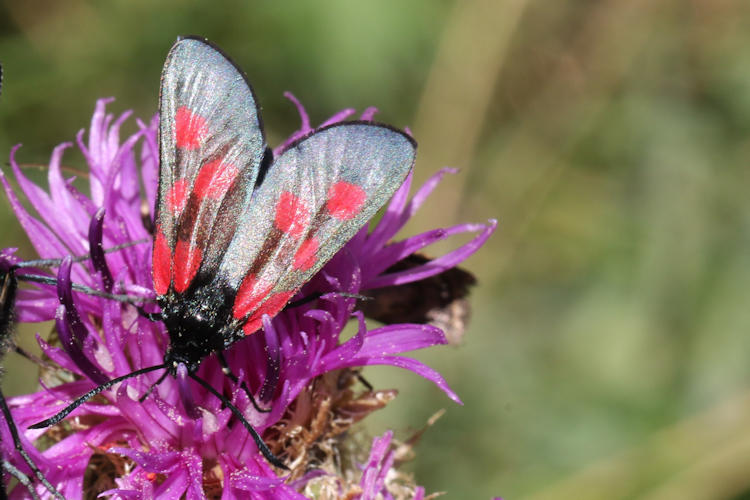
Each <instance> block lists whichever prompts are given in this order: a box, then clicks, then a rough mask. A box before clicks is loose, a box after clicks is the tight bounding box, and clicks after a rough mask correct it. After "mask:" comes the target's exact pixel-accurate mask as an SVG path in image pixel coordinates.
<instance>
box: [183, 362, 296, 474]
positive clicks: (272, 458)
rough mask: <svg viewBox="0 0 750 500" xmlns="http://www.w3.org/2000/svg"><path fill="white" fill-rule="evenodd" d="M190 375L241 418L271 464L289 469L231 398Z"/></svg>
mask: <svg viewBox="0 0 750 500" xmlns="http://www.w3.org/2000/svg"><path fill="white" fill-rule="evenodd" d="M188 376H189V377H190V378H192V379H193V380H195V381H196V382H198V383H199V384H200V385H202V386H203V387H204V388H205V389H206V390H207V391H208V392H210V393H211V394H213V395H214V396H216V397H217V398H219V401H221V402H222V403H223V404H224V405H225V406H226V407H227V408H229V410H230V411H231V412H232V413H234V416H235V417H237V418H238V419H239V421H240V422H241V423H242V425H243V426H244V427H245V429H247V431H248V432H249V433H250V435H251V436H252V437H253V441H255V445H256V446H257V447H258V450H260V452H261V453H262V454H263V456H264V457H265V458H266V460H268V461H269V462H270V463H271V464H273V465H275V466H276V467H278V468H280V469H284V470H289V467H287V466H286V465H284V462H282V461H281V460H280V459H279V458H278V457H276V455H274V454H273V453H272V452H271V450H270V449H269V448H268V446H266V443H264V442H263V439H262V438H261V437H260V434H258V431H256V430H255V429H254V428H253V426H252V425H250V422H248V421H247V419H245V416H244V415H243V414H242V412H241V411H240V410H239V408H237V407H236V406H234V405H233V404H232V403H231V402H230V401H229V399H227V397H226V396H224V395H223V394H221V393H220V392H219V391H217V390H216V389H214V388H213V387H211V384H209V383H208V382H206V381H205V380H203V379H202V378H200V377H199V376H198V375H196V374H195V373H188Z"/></svg>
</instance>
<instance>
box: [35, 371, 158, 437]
mask: <svg viewBox="0 0 750 500" xmlns="http://www.w3.org/2000/svg"><path fill="white" fill-rule="evenodd" d="M167 367H168V366H167V364H166V363H162V364H160V365H155V366H149V367H147V368H141V369H140V370H135V371H133V372H130V373H128V374H127V375H123V376H122V377H117V378H113V379H112V380H109V381H107V382H105V383H103V384H101V385H100V386H98V387H95V388H94V389H91V390H90V391H89V392H87V393H86V394H84V395H83V396H81V397H80V398H78V399H76V400H75V401H73V402H72V403H70V404H69V405H68V406H66V407H65V408H63V410H62V411H60V412H58V413H57V414H56V415H54V416H52V417H50V418H48V419H47V420H43V421H41V422H37V423H35V424H34V425H30V426H29V429H44V428H45V427H49V426H50V425H55V424H56V423H58V422H60V421H61V420H62V419H64V418H65V417H67V416H68V415H69V414H70V412H72V411H73V410H75V409H76V408H78V407H79V406H81V405H82V404H83V403H85V402H86V401H88V400H89V399H91V398H93V397H94V396H96V395H97V394H99V393H100V392H102V391H106V390H107V389H109V388H110V387H112V386H113V385H116V384H119V383H120V382H122V381H123V380H127V379H129V378H133V377H137V376H139V375H143V374H145V373H150V372H154V371H156V370H165V369H167Z"/></svg>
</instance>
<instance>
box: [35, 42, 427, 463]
mask: <svg viewBox="0 0 750 500" xmlns="http://www.w3.org/2000/svg"><path fill="white" fill-rule="evenodd" d="M159 119H160V125H159V150H160V171H159V187H158V197H157V203H156V213H155V234H154V241H153V254H152V255H153V258H152V266H153V268H152V276H153V285H154V290H155V292H156V295H157V303H158V305H159V306H160V308H161V313H158V314H157V315H154V316H155V317H154V319H160V320H161V321H163V322H164V324H165V325H166V328H167V330H168V333H169V339H170V344H169V347H168V348H167V351H166V354H165V355H164V362H163V363H162V364H159V365H156V366H150V367H146V368H142V369H139V370H136V371H134V372H132V373H130V374H127V375H124V376H121V377H118V378H116V379H113V380H111V381H109V382H107V383H105V384H102V385H100V386H99V387H97V388H96V389H94V390H92V391H90V392H89V393H87V394H85V395H83V396H82V397H80V398H79V399H77V400H76V401H75V402H73V403H72V404H71V405H69V406H68V407H67V408H65V409H64V410H62V411H61V412H59V413H58V414H57V415H55V416H54V417H52V418H50V419H48V420H45V421H43V422H40V423H38V424H35V425H33V426H32V428H42V427H46V426H48V425H53V424H55V423H57V422H59V421H60V420H62V419H63V418H65V416H66V415H68V414H69V413H70V412H71V411H73V409H75V408H76V407H77V406H79V405H80V404H82V403H83V402H85V401H86V400H87V399H89V398H91V397H93V396H94V395H96V394H98V393H100V392H102V391H103V390H105V389H108V388H110V387H112V386H113V385H115V384H117V383H119V382H121V381H123V380H126V379H128V378H131V377H135V376H138V375H141V374H145V373H149V372H152V371H156V370H166V371H165V373H164V375H163V376H162V377H161V378H160V379H159V381H161V380H163V379H164V377H166V375H167V374H169V375H172V376H173V377H177V379H178V381H180V383H183V384H184V383H188V380H187V379H188V378H190V379H192V380H194V381H195V382H196V383H198V384H200V385H201V386H203V387H204V388H205V389H206V390H208V391H209V392H211V393H212V394H213V395H215V396H216V397H218V398H220V399H221V400H222V402H223V404H224V405H226V406H227V408H229V409H230V410H231V411H232V413H233V414H234V415H235V416H236V417H237V419H238V420H239V421H240V422H241V423H242V425H244V426H245V428H247V430H248V431H249V432H250V434H251V435H252V437H253V439H254V440H255V443H256V444H257V446H258V448H259V450H260V451H261V453H262V454H263V455H264V456H265V458H266V459H267V460H268V461H269V462H270V463H272V464H274V465H276V466H278V467H282V468H286V467H285V466H284V464H283V462H282V461H281V460H280V459H278V458H277V457H276V456H274V455H273V454H272V453H271V451H270V450H269V449H268V447H267V446H266V445H265V443H264V442H263V440H262V439H261V437H260V436H259V435H258V433H257V432H256V431H255V429H253V428H252V426H251V425H250V424H249V423H248V422H247V421H246V419H245V418H244V416H243V415H242V413H241V412H240V410H239V409H237V408H236V407H235V406H234V405H232V404H231V402H229V401H228V400H227V398H226V397H225V396H223V395H222V394H220V393H219V392H218V391H217V390H216V389H214V388H213V387H211V385H210V384H209V383H208V382H206V381H205V380H203V379H202V378H201V377H199V376H198V375H197V370H198V367H199V366H200V364H201V362H202V361H203V359H204V358H206V357H207V356H209V355H211V354H213V353H217V354H218V356H219V359H220V360H221V359H222V355H221V352H222V351H223V350H224V349H226V348H227V347H229V346H230V345H231V344H233V343H234V342H237V341H238V340H241V339H243V338H245V337H246V336H248V335H251V334H253V333H255V332H256V331H257V330H259V329H260V328H261V326H262V325H261V321H262V318H263V316H264V315H268V316H269V317H273V316H275V315H276V314H278V313H279V312H280V311H281V310H282V309H283V308H284V307H285V306H286V305H287V303H288V302H289V301H290V299H292V297H294V296H295V294H296V293H297V292H298V290H299V289H300V288H301V287H302V285H304V284H305V283H306V282H307V281H308V280H309V279H310V278H311V277H312V276H313V275H314V274H315V273H316V272H317V271H318V270H320V269H321V267H322V266H323V265H324V264H325V263H326V262H327V261H328V260H329V259H330V258H331V257H333V255H334V254H335V253H336V252H337V251H338V250H339V249H340V248H341V247H342V246H343V245H344V244H345V243H346V242H347V241H348V240H349V239H350V238H351V237H352V236H353V235H354V234H355V233H356V232H357V231H358V230H359V229H360V228H361V227H362V226H363V225H364V224H365V223H366V222H367V221H368V220H369V219H370V218H371V217H372V216H373V215H375V213H376V212H377V211H378V210H379V209H380V208H381V207H382V206H383V205H384V204H385V203H386V201H388V199H389V198H390V197H391V196H392V194H393V193H394V192H395V190H396V189H397V188H398V186H400V185H401V184H402V182H403V181H404V179H405V177H406V175H407V173H408V172H409V170H410V169H411V167H412V165H413V163H414V160H415V156H416V143H415V142H414V140H413V139H412V138H411V137H410V136H409V135H407V134H405V133H403V132H401V131H399V130H396V129H393V128H391V127H389V126H386V125H378V124H373V123H372V122H358V121H352V122H345V123H338V124H335V125H331V126H327V127H324V128H322V129H318V130H316V131H314V132H312V133H310V134H309V135H307V136H305V137H302V138H300V139H298V140H296V141H295V142H293V143H292V144H291V145H289V146H288V147H287V148H285V150H284V151H283V152H282V153H281V154H280V155H279V156H278V157H277V158H273V155H272V153H271V150H270V148H268V146H267V144H266V140H265V136H264V132H263V126H262V121H261V118H260V113H259V109H258V105H257V101H256V98H255V95H254V93H253V90H252V88H251V87H250V84H249V83H248V81H247V77H246V76H245V74H244V73H243V72H242V71H241V70H240V69H239V68H238V67H237V66H236V65H235V64H234V63H233V62H232V61H231V60H230V59H229V58H228V57H227V56H226V55H224V53H223V52H222V51H221V50H220V49H218V48H217V47H216V46H214V45H212V44H211V43H209V42H208V41H206V40H205V39H202V38H198V37H185V38H180V39H178V40H177V42H176V43H175V44H174V45H173V46H172V49H171V50H170V52H169V54H168V56H167V60H166V63H165V65H164V69H163V72H162V79H161V93H160V102H159ZM225 367H226V366H225ZM225 373H227V374H228V375H229V372H228V370H225ZM230 377H231V375H230ZM232 380H233V381H234V382H235V383H236V382H237V379H236V377H233V378H232ZM157 383H158V381H157ZM245 389H246V388H245ZM246 391H247V389H246ZM247 392H249V391H247ZM249 396H252V395H251V394H249Z"/></svg>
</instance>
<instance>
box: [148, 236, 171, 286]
mask: <svg viewBox="0 0 750 500" xmlns="http://www.w3.org/2000/svg"><path fill="white" fill-rule="evenodd" d="M171 272H172V252H171V250H170V249H169V245H168V244H167V238H166V237H165V236H164V233H163V232H162V230H161V228H160V227H157V228H156V237H155V238H154V251H153V253H152V254H151V275H152V277H153V280H154V291H155V292H156V293H157V294H158V295H164V294H166V293H167V291H169V284H170V283H171V281H172V274H171Z"/></svg>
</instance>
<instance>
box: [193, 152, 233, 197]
mask: <svg viewBox="0 0 750 500" xmlns="http://www.w3.org/2000/svg"><path fill="white" fill-rule="evenodd" d="M239 172H240V171H239V169H237V167H235V166H234V165H232V164H231V163H224V162H223V161H221V160H215V161H212V162H209V163H206V164H205V165H203V166H202V167H201V170H200V172H198V177H196V179H195V185H194V186H193V192H194V193H195V194H196V196H198V197H199V198H206V197H208V198H211V199H212V200H218V199H221V198H222V197H223V196H224V194H225V193H226V192H227V190H229V187H230V186H231V185H232V182H234V178H235V177H237V174H238V173H239Z"/></svg>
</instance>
